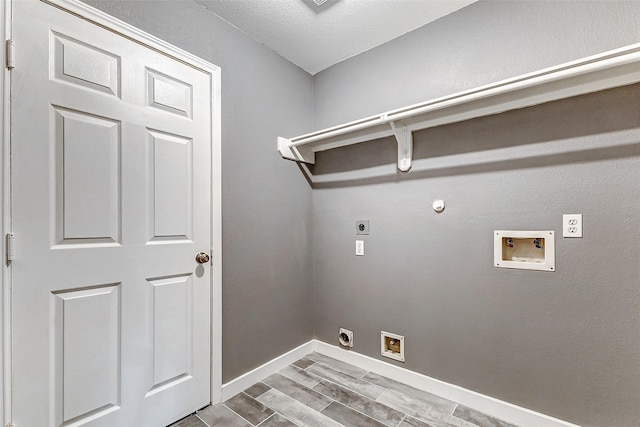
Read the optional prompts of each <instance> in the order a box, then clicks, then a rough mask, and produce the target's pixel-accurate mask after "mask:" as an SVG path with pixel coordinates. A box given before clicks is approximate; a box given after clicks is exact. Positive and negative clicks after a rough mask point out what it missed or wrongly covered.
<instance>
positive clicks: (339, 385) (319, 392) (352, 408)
mask: <svg viewBox="0 0 640 427" xmlns="http://www.w3.org/2000/svg"><path fill="white" fill-rule="evenodd" d="M368 373H369V371H367V372H366V373H365V375H367V374H368ZM309 374H310V375H314V374H313V373H311V372H309ZM315 376H317V375H315ZM354 378H355V377H354ZM322 379H323V381H326V382H328V383H331V384H334V385H337V386H338V387H342V388H345V389H347V390H349V391H351V392H353V393H355V394H357V395H359V396H361V397H363V398H365V399H368V400H370V401H371V402H374V403H378V404H380V405H382V406H384V407H386V408H389V409H391V410H393V411H396V412H399V413H400V414H402V418H401V419H400V421H399V422H398V424H397V425H396V427H398V426H399V425H400V424H402V421H403V420H404V419H405V418H406V416H407V414H405V413H404V412H402V411H399V410H397V409H395V408H392V407H391V406H387V405H385V404H384V403H381V402H378V400H377V398H376V399H372V398H370V397H369V396H365V395H364V394H360V393H358V392H357V391H355V390H353V389H351V388H349V387H346V386H344V385H342V384H338V383H335V382H333V381H331V380H328V379H326V378H322ZM361 379H362V378H361ZM363 381H366V380H363ZM367 382H368V381H367ZM318 384H320V383H318ZM318 384H316V385H318ZM369 384H372V383H369ZM373 385H376V384H373ZM378 387H379V386H378ZM310 390H313V391H315V392H316V393H318V394H320V395H322V396H325V397H327V398H329V399H331V400H333V401H334V402H337V403H339V404H341V405H343V406H345V407H347V408H349V409H351V410H352V411H354V412H357V413H359V414H362V415H364V416H365V417H367V418H370V419H372V420H374V421H378V422H379V423H382V424H385V423H384V422H383V421H382V420H379V419H377V418H374V417H372V416H371V415H368V414H365V413H364V412H361V411H359V410H357V409H356V408H354V407H352V406H349V405H347V404H344V403H342V402H340V401H339V400H335V399H333V398H332V397H331V396H327V395H326V394H324V393H322V392H321V391H318V390H316V389H314V388H311V389H310ZM384 390H385V391H386V390H387V389H384ZM383 393H384V391H383V392H382V393H380V396H382V394H383ZM380 396H378V397H380ZM330 404H331V403H329V405H330ZM329 405H327V406H329ZM327 406H325V407H324V408H323V409H322V410H325V409H327Z"/></svg>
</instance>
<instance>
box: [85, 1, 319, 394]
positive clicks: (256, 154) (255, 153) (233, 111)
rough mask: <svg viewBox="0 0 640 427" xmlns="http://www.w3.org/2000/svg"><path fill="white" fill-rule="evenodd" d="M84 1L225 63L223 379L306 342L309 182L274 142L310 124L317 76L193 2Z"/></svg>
mask: <svg viewBox="0 0 640 427" xmlns="http://www.w3.org/2000/svg"><path fill="white" fill-rule="evenodd" d="M87 3H89V4H91V5H93V6H95V7H97V8H99V9H102V10H103V11H105V12H107V13H109V14H111V15H113V16H115V17H117V18H119V19H122V20H123V21H126V22H128V23H131V24H132V25H134V26H136V27H138V28H141V29H142V30H145V31H147V32H149V33H151V34H153V35H155V36H157V37H159V38H161V39H163V40H166V41H168V42H169V43H172V44H174V45H176V46H178V47H180V48H182V49H185V50H187V51H188V52H191V53H193V54H195V55H197V56H199V57H201V58H203V59H205V60H207V61H209V62H211V63H213V64H216V65H218V66H220V67H222V163H223V170H222V175H223V182H222V184H223V192H222V199H223V256H224V261H223V266H222V267H223V381H225V382H226V381H229V380H231V379H233V378H235V377H237V376H238V375H240V374H243V373H245V372H246V371H249V370H250V369H252V368H254V367H256V366H259V365H261V364H262V363H264V362H267V361H269V360H271V359H272V358H274V357H276V356H279V355H280V354H282V353H284V352H286V351H288V350H289V349H291V348H293V347H295V346H297V345H299V344H301V343H303V342H306V341H308V340H309V339H310V337H311V336H312V315H311V312H312V308H311V307H312V300H313V298H312V283H311V280H312V268H311V267H312V259H311V228H310V218H311V189H310V188H309V184H308V183H307V181H306V180H305V179H304V177H303V176H302V175H301V174H300V171H299V169H298V167H297V166H296V165H295V163H293V162H284V161H282V160H281V159H280V156H279V155H278V153H277V151H276V149H275V145H276V144H275V141H276V137H277V136H278V135H298V134H301V133H304V132H308V131H310V130H311V123H312V78H311V76H310V75H309V74H307V73H306V72H304V71H302V70H300V69H299V68H298V67H296V66H294V65H293V64H291V63H290V62H288V61H286V60H284V59H283V58H282V57H280V56H278V55H277V54H275V53H274V52H272V51H270V50H269V49H267V48H265V47H264V46H263V45H261V44H258V43H256V42H255V41H253V40H252V39H250V38H249V37H247V36H246V35H244V34H243V33H241V32H240V31H238V30H237V29H235V28H233V27H231V26H230V25H228V24H227V23H225V22H223V21H222V20H220V19H218V18H217V17H216V16H215V15H213V14H212V13H210V12H207V11H206V10H205V9H204V8H202V7H201V6H199V5H197V4H195V3H193V2H191V1H171V2H168V1H104V0H90V1H87Z"/></svg>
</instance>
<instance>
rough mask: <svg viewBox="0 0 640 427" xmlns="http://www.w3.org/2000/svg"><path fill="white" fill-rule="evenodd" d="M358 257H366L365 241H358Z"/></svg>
mask: <svg viewBox="0 0 640 427" xmlns="http://www.w3.org/2000/svg"><path fill="white" fill-rule="evenodd" d="M356 255H358V256H364V240H356Z"/></svg>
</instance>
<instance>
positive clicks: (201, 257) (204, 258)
mask: <svg viewBox="0 0 640 427" xmlns="http://www.w3.org/2000/svg"><path fill="white" fill-rule="evenodd" d="M209 259H210V257H209V254H206V253H204V252H200V253H199V254H197V255H196V262H197V263H198V264H206V263H208V262H209Z"/></svg>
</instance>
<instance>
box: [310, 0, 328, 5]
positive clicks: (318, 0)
mask: <svg viewBox="0 0 640 427" xmlns="http://www.w3.org/2000/svg"><path fill="white" fill-rule="evenodd" d="M313 2H314V3H315V4H316V6H322V5H323V4H325V3H326V2H327V0H313Z"/></svg>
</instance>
